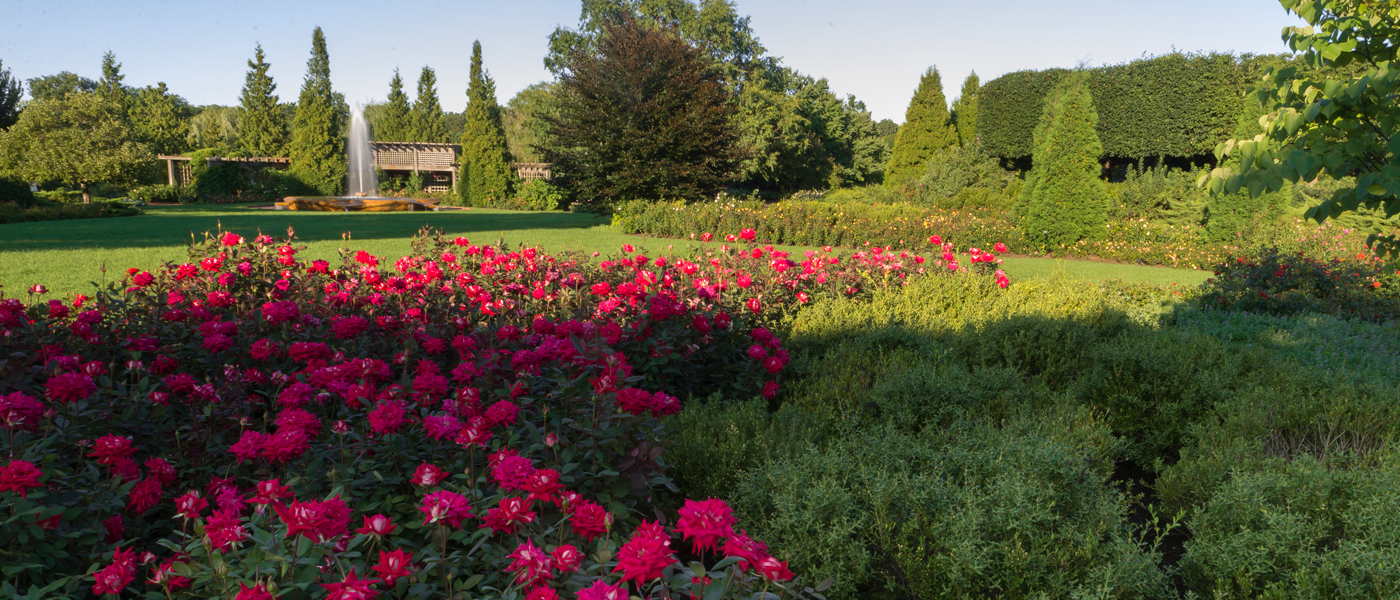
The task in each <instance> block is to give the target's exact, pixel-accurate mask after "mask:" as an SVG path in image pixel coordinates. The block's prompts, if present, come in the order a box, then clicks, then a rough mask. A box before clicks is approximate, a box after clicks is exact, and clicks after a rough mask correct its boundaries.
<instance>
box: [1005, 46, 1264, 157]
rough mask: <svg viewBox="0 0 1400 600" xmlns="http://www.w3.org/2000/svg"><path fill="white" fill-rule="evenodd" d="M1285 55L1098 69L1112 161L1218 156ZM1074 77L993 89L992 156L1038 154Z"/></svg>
mask: <svg viewBox="0 0 1400 600" xmlns="http://www.w3.org/2000/svg"><path fill="white" fill-rule="evenodd" d="M1290 62H1291V59H1290V58H1288V57H1287V56H1282V55H1261V56H1254V55H1247V54H1246V55H1240V56H1236V55H1233V54H1220V53H1212V54H1182V53H1174V54H1167V55H1164V56H1156V57H1152V58H1145V59H1140V60H1135V61H1132V62H1129V63H1125V64H1120V65H1112V66H1107V67H1100V68H1097V69H1092V70H1091V73H1092V76H1091V77H1090V80H1089V89H1090V93H1091V94H1092V95H1093V98H1094V106H1095V108H1096V109H1097V110H1098V114H1099V126H1098V132H1099V139H1100V141H1102V143H1103V150H1104V155H1105V156H1118V157H1125V158H1140V157H1149V156H1175V157H1189V156H1198V155H1202V154H1210V153H1212V152H1214V150H1215V145H1216V144H1218V143H1220V142H1221V141H1223V140H1224V139H1226V138H1228V137H1229V136H1230V134H1231V132H1232V131H1234V129H1235V124H1236V121H1237V119H1238V118H1239V115H1240V113H1241V112H1242V111H1243V110H1244V109H1245V98H1244V92H1245V89H1246V88H1248V87H1249V86H1250V85H1252V84H1253V83H1255V82H1256V81H1258V79H1259V76H1260V75H1261V74H1262V73H1263V70H1264V68H1265V67H1267V66H1271V65H1272V66H1282V65H1284V64H1285V63H1290ZM1067 72H1068V71H1067V70H1065V69H1047V70H1045V71H1018V72H1015V73H1008V74H1006V75H1003V76H1001V77H999V78H997V79H994V80H992V81H989V82H987V85H986V86H984V87H983V88H982V92H981V94H980V95H979V97H978V101H979V102H980V106H979V114H978V124H977V129H978V135H980V136H981V138H982V143H983V145H984V146H985V147H986V149H987V152H988V153H989V154H991V155H993V156H999V157H1004V158H1021V157H1025V156H1029V155H1030V154H1031V132H1032V130H1034V129H1035V124H1036V122H1037V121H1039V119H1040V115H1041V113H1042V112H1043V111H1044V108H1045V96H1046V94H1047V93H1049V92H1050V90H1051V89H1053V88H1054V87H1055V83H1056V82H1057V81H1058V80H1059V78H1060V77H1061V76H1063V75H1064V74H1065V73H1067Z"/></svg>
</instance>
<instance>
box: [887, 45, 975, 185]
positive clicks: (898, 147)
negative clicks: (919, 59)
mask: <svg viewBox="0 0 1400 600" xmlns="http://www.w3.org/2000/svg"><path fill="white" fill-rule="evenodd" d="M951 121H952V118H951V116H950V115H949V114H948V101H947V100H946V99H945V98H944V96H943V81H942V79H940V78H939V76H938V68H937V67H929V70H928V71H926V72H924V76H923V77H922V78H920V79H919V89H917V90H915V91H914V98H913V99H912V100H910V101H909V109H908V110H906V111H904V124H903V125H900V126H899V135H898V136H897V137H895V140H894V152H893V153H892V154H891V155H890V162H889V166H887V167H885V184H886V185H890V186H897V185H902V184H904V183H906V182H908V181H909V180H911V179H914V178H917V177H918V176H919V175H921V174H922V171H923V167H924V163H926V162H928V159H929V157H930V156H933V153H935V152H938V151H940V150H946V149H948V147H950V146H954V145H957V143H958V133H957V131H954V129H953V125H952V123H951Z"/></svg>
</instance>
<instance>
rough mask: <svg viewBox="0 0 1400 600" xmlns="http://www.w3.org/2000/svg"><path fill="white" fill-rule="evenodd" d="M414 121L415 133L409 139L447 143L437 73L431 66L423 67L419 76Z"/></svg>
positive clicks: (413, 128)
mask: <svg viewBox="0 0 1400 600" xmlns="http://www.w3.org/2000/svg"><path fill="white" fill-rule="evenodd" d="M400 85H402V83H400ZM400 93H402V92H400ZM391 96H392V94H391ZM391 102H392V98H391ZM412 123H413V126H412V132H413V133H412V135H411V136H410V140H409V141H414V142H428V143H432V144H444V143H447V124H446V123H444V122H443V118H442V104H441V103H439V102H438V96H437V74H436V73H434V72H433V70H432V69H431V68H429V67H423V72H422V74H420V75H419V76H418V97H417V98H415V99H414V100H413V115H412Z"/></svg>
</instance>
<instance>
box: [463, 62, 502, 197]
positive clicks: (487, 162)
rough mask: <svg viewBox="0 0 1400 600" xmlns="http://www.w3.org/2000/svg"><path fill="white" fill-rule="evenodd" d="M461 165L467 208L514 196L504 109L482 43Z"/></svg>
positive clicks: (473, 70)
mask: <svg viewBox="0 0 1400 600" xmlns="http://www.w3.org/2000/svg"><path fill="white" fill-rule="evenodd" d="M461 163H462V167H461V173H460V175H458V177H457V192H458V196H459V197H461V199H462V201H463V202H464V203H465V204H466V205H468V206H477V205H487V204H489V203H490V199H492V198H495V199H498V200H499V199H504V198H507V197H509V196H510V192H511V185H512V183H513V180H514V178H515V174H514V173H512V172H511V169H510V153H509V151H508V150H507V149H506V134H505V128H504V127H503V125H502V124H501V107H500V105H499V104H497V103H496V82H495V81H493V80H492V79H491V74H490V73H488V72H487V71H486V69H485V68H484V67H483V66H482V64H481V42H479V41H478V42H474V43H472V62H471V80H470V82H469V83H468V87H467V113H466V123H465V124H464V125H463V127H462V158H461Z"/></svg>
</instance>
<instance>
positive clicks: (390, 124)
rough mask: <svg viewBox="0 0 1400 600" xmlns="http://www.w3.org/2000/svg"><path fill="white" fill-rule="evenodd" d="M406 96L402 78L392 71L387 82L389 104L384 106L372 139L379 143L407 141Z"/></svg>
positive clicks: (395, 70)
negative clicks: (392, 74) (391, 76)
mask: <svg viewBox="0 0 1400 600" xmlns="http://www.w3.org/2000/svg"><path fill="white" fill-rule="evenodd" d="M408 111H409V108H408V94H405V93H403V77H401V76H399V70H398V69H394V78H393V79H392V80H390V81H389V102H388V103H387V104H385V105H384V116H383V118H382V119H381V120H380V121H379V128H378V129H376V130H375V131H374V139H376V140H379V141H381V142H406V141H408V127H409V120H408V119H409V114H408Z"/></svg>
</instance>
